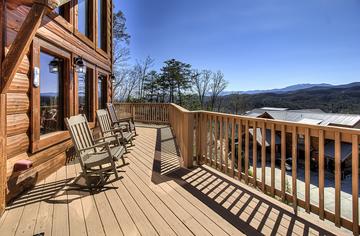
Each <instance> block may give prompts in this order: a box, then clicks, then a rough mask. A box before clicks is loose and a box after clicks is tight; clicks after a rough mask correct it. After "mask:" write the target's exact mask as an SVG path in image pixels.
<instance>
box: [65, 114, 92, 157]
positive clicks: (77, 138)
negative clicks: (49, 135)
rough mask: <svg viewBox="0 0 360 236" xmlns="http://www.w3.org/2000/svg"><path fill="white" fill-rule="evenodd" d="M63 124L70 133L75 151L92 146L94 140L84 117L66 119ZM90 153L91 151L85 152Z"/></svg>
mask: <svg viewBox="0 0 360 236" xmlns="http://www.w3.org/2000/svg"><path fill="white" fill-rule="evenodd" d="M65 123H66V125H67V127H68V129H69V131H70V135H71V138H72V140H73V142H74V145H75V149H76V150H77V151H79V150H81V149H84V148H88V147H91V146H93V145H94V139H93V136H92V134H91V130H90V128H89V126H88V124H87V120H86V117H85V116H84V115H77V116H73V117H70V118H66V119H65ZM90 151H91V150H89V151H87V152H90Z"/></svg>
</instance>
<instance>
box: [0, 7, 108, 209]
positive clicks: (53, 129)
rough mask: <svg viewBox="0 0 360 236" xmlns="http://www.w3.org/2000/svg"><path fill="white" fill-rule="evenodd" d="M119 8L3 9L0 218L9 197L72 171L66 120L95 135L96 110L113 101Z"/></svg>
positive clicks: (0, 14) (1, 9) (0, 44)
mask: <svg viewBox="0 0 360 236" xmlns="http://www.w3.org/2000/svg"><path fill="white" fill-rule="evenodd" d="M112 4H113V3H112V0H70V1H69V0H7V1H1V3H0V16H1V18H0V26H1V29H2V30H1V31H0V32H1V37H0V53H1V57H0V63H1V68H2V70H1V75H2V76H1V81H0V82H1V83H0V85H1V87H0V90H1V96H0V104H1V107H0V158H1V159H0V167H1V169H0V173H1V176H0V215H1V213H2V212H3V210H4V206H5V201H4V197H5V195H6V201H9V200H11V199H12V198H13V197H14V196H16V195H17V194H19V193H20V192H21V191H23V189H25V188H26V187H29V186H31V185H33V184H34V183H36V182H38V181H40V180H42V179H44V178H45V177H46V176H47V175H49V174H50V173H52V172H54V171H55V170H56V169H58V168H59V167H61V166H63V165H64V164H65V162H66V159H67V157H69V156H70V153H71V146H72V145H71V141H70V136H69V134H68V132H67V131H66V127H65V124H64V118H65V117H69V116H71V115H76V114H80V113H81V114H85V115H86V116H87V118H88V120H89V121H90V122H91V126H92V127H94V126H95V111H96V109H99V108H103V107H105V104H106V102H109V101H111V97H112V85H111V74H112V40H111V39H112V30H111V29H112V21H111V19H112V9H113V7H112V6H113V5H112ZM60 5H61V6H60ZM14 166H15V169H16V170H18V171H15V169H14ZM4 189H7V191H4Z"/></svg>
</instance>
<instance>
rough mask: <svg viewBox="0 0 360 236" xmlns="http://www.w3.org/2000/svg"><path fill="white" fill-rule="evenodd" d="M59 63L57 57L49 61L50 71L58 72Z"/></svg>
mask: <svg viewBox="0 0 360 236" xmlns="http://www.w3.org/2000/svg"><path fill="white" fill-rule="evenodd" d="M59 64H60V59H59V58H54V59H53V60H52V61H50V63H49V71H50V73H53V74H56V73H58V72H59Z"/></svg>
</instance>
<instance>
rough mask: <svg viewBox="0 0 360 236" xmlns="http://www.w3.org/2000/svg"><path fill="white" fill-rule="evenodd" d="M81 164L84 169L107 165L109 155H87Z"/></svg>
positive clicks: (103, 153)
mask: <svg viewBox="0 0 360 236" xmlns="http://www.w3.org/2000/svg"><path fill="white" fill-rule="evenodd" d="M83 162H84V165H85V167H86V168H91V167H95V166H100V165H104V164H108V163H109V153H108V152H97V153H89V154H87V155H86V156H85V157H84V158H83Z"/></svg>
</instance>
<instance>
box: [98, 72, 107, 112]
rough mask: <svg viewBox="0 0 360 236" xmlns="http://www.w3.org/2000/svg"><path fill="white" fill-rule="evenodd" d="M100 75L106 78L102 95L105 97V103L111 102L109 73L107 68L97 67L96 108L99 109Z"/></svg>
mask: <svg viewBox="0 0 360 236" xmlns="http://www.w3.org/2000/svg"><path fill="white" fill-rule="evenodd" d="M99 77H103V78H104V82H105V86H104V85H103V88H102V96H103V97H104V99H105V103H108V102H110V99H109V78H110V76H109V73H108V72H107V71H105V70H102V69H100V68H96V86H95V93H96V96H95V98H96V106H95V107H96V110H99V109H100V108H99V93H98V91H99V90H98V89H99Z"/></svg>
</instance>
